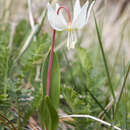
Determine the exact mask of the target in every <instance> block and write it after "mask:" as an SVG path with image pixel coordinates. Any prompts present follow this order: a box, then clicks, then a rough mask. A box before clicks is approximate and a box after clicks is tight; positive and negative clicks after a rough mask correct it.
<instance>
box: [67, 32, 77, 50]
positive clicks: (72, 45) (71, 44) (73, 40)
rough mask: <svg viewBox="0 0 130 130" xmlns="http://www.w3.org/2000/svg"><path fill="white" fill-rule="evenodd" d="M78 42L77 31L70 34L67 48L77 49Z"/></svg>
mask: <svg viewBox="0 0 130 130" xmlns="http://www.w3.org/2000/svg"><path fill="white" fill-rule="evenodd" d="M76 42H77V36H76V32H75V31H72V32H68V39H67V48H68V49H71V48H75V44H76Z"/></svg>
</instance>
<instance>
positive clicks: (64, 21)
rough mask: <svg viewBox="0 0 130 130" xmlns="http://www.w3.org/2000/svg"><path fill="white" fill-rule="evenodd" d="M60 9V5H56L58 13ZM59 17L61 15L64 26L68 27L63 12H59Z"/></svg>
mask: <svg viewBox="0 0 130 130" xmlns="http://www.w3.org/2000/svg"><path fill="white" fill-rule="evenodd" d="M59 7H60V5H59V4H58V3H56V12H57V11H58V9H59ZM58 15H60V17H61V19H62V22H63V24H64V25H66V26H67V23H66V20H65V18H64V16H63V14H62V10H60V12H59V14H58Z"/></svg>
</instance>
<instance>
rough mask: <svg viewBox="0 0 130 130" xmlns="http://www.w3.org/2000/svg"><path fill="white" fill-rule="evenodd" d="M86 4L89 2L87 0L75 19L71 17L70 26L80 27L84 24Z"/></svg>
mask: <svg viewBox="0 0 130 130" xmlns="http://www.w3.org/2000/svg"><path fill="white" fill-rule="evenodd" d="M88 4H89V2H88V1H87V2H86V3H85V4H84V5H83V7H82V9H81V11H80V13H79V15H78V16H77V17H76V18H75V19H73V22H72V28H77V29H81V28H82V27H83V26H84V25H85V24H86V12H87V8H88Z"/></svg>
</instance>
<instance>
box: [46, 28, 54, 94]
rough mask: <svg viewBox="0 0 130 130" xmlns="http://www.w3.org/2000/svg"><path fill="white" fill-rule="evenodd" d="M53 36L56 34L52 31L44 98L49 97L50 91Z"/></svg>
mask: <svg viewBox="0 0 130 130" xmlns="http://www.w3.org/2000/svg"><path fill="white" fill-rule="evenodd" d="M55 34H56V30H53V38H52V46H51V52H50V57H49V65H48V76H47V86H46V96H49V90H50V75H51V66H52V61H53V50H54V43H55Z"/></svg>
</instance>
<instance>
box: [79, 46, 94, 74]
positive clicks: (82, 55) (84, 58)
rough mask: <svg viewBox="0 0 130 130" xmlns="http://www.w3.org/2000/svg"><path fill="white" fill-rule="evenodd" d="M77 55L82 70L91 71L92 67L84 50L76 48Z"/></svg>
mask: <svg viewBox="0 0 130 130" xmlns="http://www.w3.org/2000/svg"><path fill="white" fill-rule="evenodd" d="M77 55H78V57H79V58H80V61H81V64H82V66H83V68H84V69H85V70H86V72H89V71H90V70H91V69H92V65H91V61H90V59H89V56H88V54H87V51H86V49H84V48H81V47H80V48H77Z"/></svg>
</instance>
